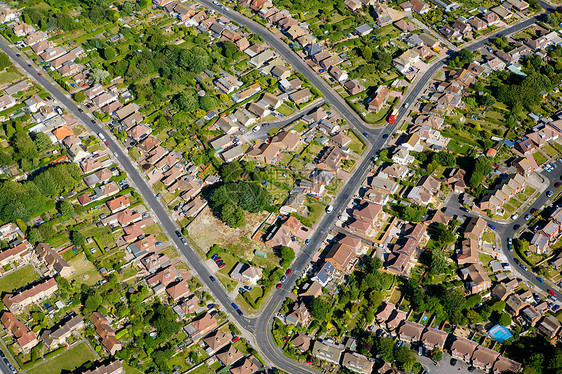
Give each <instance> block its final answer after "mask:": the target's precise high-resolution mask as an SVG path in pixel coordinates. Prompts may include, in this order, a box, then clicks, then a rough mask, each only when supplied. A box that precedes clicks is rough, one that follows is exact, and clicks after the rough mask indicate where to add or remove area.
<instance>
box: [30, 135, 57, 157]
mask: <svg viewBox="0 0 562 374" xmlns="http://www.w3.org/2000/svg"><path fill="white" fill-rule="evenodd" d="M33 142H34V143H35V147H36V148H37V151H39V153H43V152H45V151H46V150H48V149H49V148H51V146H52V145H53V143H52V142H51V139H49V137H48V136H47V134H45V133H43V132H38V133H37V134H35V137H34V139H33Z"/></svg>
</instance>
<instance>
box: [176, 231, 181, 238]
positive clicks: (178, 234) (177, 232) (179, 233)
mask: <svg viewBox="0 0 562 374" xmlns="http://www.w3.org/2000/svg"><path fill="white" fill-rule="evenodd" d="M176 236H177V237H178V238H181V232H179V230H176Z"/></svg>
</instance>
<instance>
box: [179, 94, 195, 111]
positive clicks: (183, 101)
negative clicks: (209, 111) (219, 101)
mask: <svg viewBox="0 0 562 374" xmlns="http://www.w3.org/2000/svg"><path fill="white" fill-rule="evenodd" d="M174 103H175V104H176V105H177V107H178V108H179V109H180V110H184V111H186V112H193V111H194V110H197V109H198V108H199V101H198V100H197V97H195V96H193V95H190V94H188V93H186V92H182V93H180V94H178V95H177V96H176V97H175V98H174Z"/></svg>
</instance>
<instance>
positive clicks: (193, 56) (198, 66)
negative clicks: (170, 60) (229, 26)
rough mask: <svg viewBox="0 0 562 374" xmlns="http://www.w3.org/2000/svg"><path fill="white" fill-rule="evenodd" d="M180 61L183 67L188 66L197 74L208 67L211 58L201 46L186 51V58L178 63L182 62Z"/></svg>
mask: <svg viewBox="0 0 562 374" xmlns="http://www.w3.org/2000/svg"><path fill="white" fill-rule="evenodd" d="M182 62H183V65H184V67H185V68H188V69H189V70H190V71H192V72H194V73H195V74H199V73H201V72H202V71H203V70H205V69H207V68H208V67H209V65H210V64H211V58H210V57H209V54H208V53H207V51H205V50H204V49H203V48H201V47H194V48H192V49H190V50H189V51H188V52H187V54H186V58H185V59H184V60H183V61H180V64H182Z"/></svg>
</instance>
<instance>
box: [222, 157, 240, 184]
mask: <svg viewBox="0 0 562 374" xmlns="http://www.w3.org/2000/svg"><path fill="white" fill-rule="evenodd" d="M242 173H244V169H243V168H242V165H240V163H239V162H238V161H236V160H235V161H232V162H229V163H228V164H222V165H221V168H220V170H219V174H220V176H221V178H222V180H223V181H224V182H225V183H228V182H235V181H237V180H238V179H240V176H241V175H242Z"/></svg>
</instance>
